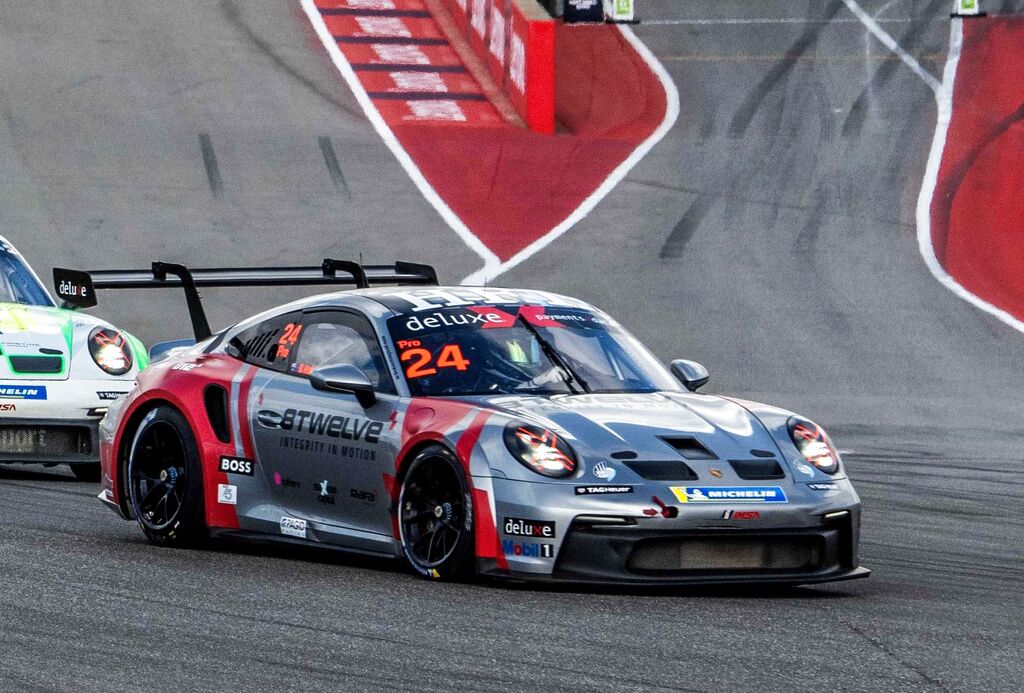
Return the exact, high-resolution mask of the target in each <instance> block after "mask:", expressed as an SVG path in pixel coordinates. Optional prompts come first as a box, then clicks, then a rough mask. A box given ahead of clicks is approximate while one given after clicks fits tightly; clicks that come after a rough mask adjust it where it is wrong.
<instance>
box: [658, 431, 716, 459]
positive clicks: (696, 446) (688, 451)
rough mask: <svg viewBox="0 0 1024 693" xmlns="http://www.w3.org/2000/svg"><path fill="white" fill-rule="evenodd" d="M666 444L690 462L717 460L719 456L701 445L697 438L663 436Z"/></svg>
mask: <svg viewBox="0 0 1024 693" xmlns="http://www.w3.org/2000/svg"><path fill="white" fill-rule="evenodd" d="M661 439H662V440H663V441H664V442H666V443H668V444H669V445H671V446H672V449H673V450H675V451H676V452H678V453H679V454H680V455H682V456H683V457H685V458H686V459H688V460H717V459H718V455H716V454H715V453H713V452H711V451H710V450H708V449H707V448H706V447H704V446H703V445H701V443H700V441H699V440H697V439H696V438H681V437H669V436H663V437H662V438H661Z"/></svg>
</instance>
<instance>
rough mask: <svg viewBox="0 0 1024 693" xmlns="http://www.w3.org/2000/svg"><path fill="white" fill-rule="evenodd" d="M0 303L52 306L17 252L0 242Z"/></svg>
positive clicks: (51, 302) (47, 296)
mask: <svg viewBox="0 0 1024 693" xmlns="http://www.w3.org/2000/svg"><path fill="white" fill-rule="evenodd" d="M0 303H21V304H25V305H29V306H52V305H53V301H52V300H51V299H50V297H49V295H47V293H46V290H45V289H43V287H42V286H41V285H40V284H39V281H38V280H37V279H36V278H35V276H34V275H33V274H32V272H30V271H29V269H28V267H27V266H26V265H25V263H24V262H23V261H22V259H21V257H20V256H18V254H17V253H15V252H13V250H11V248H10V247H9V246H6V245H4V244H3V243H2V242H0Z"/></svg>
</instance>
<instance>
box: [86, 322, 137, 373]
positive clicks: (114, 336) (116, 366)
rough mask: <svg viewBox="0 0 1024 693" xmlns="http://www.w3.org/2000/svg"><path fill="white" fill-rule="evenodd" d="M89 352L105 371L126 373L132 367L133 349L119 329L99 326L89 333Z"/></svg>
mask: <svg viewBox="0 0 1024 693" xmlns="http://www.w3.org/2000/svg"><path fill="white" fill-rule="evenodd" d="M89 353H90V354H91V355H92V360H93V361H95V362H96V365H97V366H99V367H100V368H101V369H102V370H103V371H104V372H105V373H109V374H110V375H124V374H125V373H127V372H128V371H130V370H131V369H132V349H131V347H130V346H128V340H127V339H125V337H124V335H123V334H121V333H120V332H118V331H117V330H111V329H108V328H106V327H97V328H96V329H95V330H93V331H92V332H91V333H90V334H89Z"/></svg>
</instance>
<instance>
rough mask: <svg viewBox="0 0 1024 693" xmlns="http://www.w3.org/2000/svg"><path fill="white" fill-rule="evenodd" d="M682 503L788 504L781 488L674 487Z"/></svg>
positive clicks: (676, 495) (673, 490)
mask: <svg viewBox="0 0 1024 693" xmlns="http://www.w3.org/2000/svg"><path fill="white" fill-rule="evenodd" d="M672 493H674V494H675V497H676V498H678V499H679V502H680V503H788V502H789V501H788V500H787V498H786V493H785V491H783V490H782V488H781V487H780V486H673V487H672Z"/></svg>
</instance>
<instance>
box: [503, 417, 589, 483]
mask: <svg viewBox="0 0 1024 693" xmlns="http://www.w3.org/2000/svg"><path fill="white" fill-rule="evenodd" d="M505 446H506V447H507V448H508V451H509V452H511V453H512V456H513V457H515V458H516V459H517V460H519V462H520V463H521V464H522V465H523V466H524V467H526V468H527V469H529V470H530V471H534V472H537V473H538V474H542V475H544V476H548V477H552V478H554V479H560V478H563V477H567V476H569V475H570V474H572V473H573V472H575V471H576V453H575V452H573V450H572V448H571V447H569V444H568V443H566V442H564V441H563V440H562V439H561V438H559V437H558V436H557V435H555V434H554V433H552V432H551V431H549V430H547V429H545V428H541V427H540V426H533V425H531V424H520V423H514V422H513V423H510V424H509V425H508V426H506V427H505Z"/></svg>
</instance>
